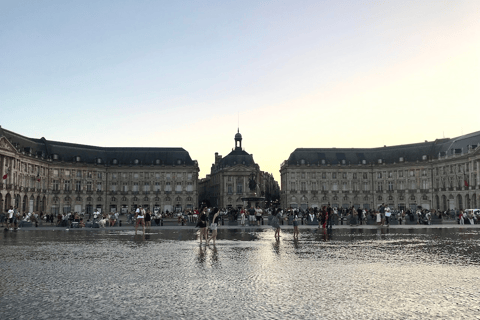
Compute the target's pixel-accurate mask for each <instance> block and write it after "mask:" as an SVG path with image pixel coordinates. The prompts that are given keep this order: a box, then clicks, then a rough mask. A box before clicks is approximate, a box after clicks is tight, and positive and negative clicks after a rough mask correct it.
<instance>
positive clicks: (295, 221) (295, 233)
mask: <svg viewBox="0 0 480 320" xmlns="http://www.w3.org/2000/svg"><path fill="white" fill-rule="evenodd" d="M292 224H293V238H294V239H295V238H297V239H298V214H297V212H296V211H295V212H293V219H292Z"/></svg>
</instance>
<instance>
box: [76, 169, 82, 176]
mask: <svg viewBox="0 0 480 320" xmlns="http://www.w3.org/2000/svg"><path fill="white" fill-rule="evenodd" d="M81 177H82V171H81V170H77V178H81Z"/></svg>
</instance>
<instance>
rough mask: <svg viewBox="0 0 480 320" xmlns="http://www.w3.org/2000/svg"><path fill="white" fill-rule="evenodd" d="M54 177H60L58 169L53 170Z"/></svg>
mask: <svg viewBox="0 0 480 320" xmlns="http://www.w3.org/2000/svg"><path fill="white" fill-rule="evenodd" d="M53 176H54V177H58V170H57V169H53Z"/></svg>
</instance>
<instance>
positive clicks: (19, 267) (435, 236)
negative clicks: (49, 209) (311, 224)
mask: <svg viewBox="0 0 480 320" xmlns="http://www.w3.org/2000/svg"><path fill="white" fill-rule="evenodd" d="M281 235H282V237H281V238H280V241H278V242H277V241H275V239H274V232H273V230H271V229H255V228H247V229H219V230H218V240H217V244H216V246H213V245H212V244H210V246H208V247H205V245H203V246H200V245H199V243H198V240H197V238H198V231H197V230H193V229H188V230H186V229H183V230H182V229H178V230H174V229H170V230H166V229H152V230H150V231H149V232H147V234H146V235H145V236H142V235H137V236H135V234H134V231H132V230H116V231H111V230H108V229H106V230H75V231H66V230H55V231H53V230H39V231H17V232H4V233H3V235H2V238H1V240H0V254H1V260H0V319H85V318H90V319H132V318H135V319H284V318H291V319H478V318H479V315H480V306H479V303H478V301H479V300H480V229H467V228H465V229H463V228H456V227H452V228H431V229H398V230H397V229H392V230H388V229H378V230H377V229H341V230H340V229H338V230H337V229H334V230H333V231H332V232H331V233H327V232H325V231H323V230H316V229H308V230H301V232H300V237H299V240H298V241H297V240H294V239H293V238H292V233H291V230H287V231H284V230H282V233H281Z"/></svg>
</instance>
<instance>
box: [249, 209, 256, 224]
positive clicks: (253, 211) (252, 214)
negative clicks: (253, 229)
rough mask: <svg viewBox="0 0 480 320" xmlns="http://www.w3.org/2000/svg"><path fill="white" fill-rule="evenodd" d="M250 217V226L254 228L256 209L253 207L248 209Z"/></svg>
mask: <svg viewBox="0 0 480 320" xmlns="http://www.w3.org/2000/svg"><path fill="white" fill-rule="evenodd" d="M248 217H249V218H248V221H249V223H248V224H249V225H252V226H253V225H254V224H255V208H254V207H253V206H250V208H248Z"/></svg>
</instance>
